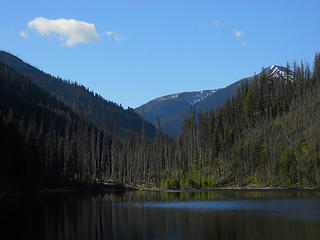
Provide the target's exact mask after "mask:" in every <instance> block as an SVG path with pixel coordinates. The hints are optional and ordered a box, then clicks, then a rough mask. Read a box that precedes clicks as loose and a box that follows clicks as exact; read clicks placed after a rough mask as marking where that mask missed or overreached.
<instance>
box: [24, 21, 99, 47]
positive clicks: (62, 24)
mask: <svg viewBox="0 0 320 240" xmlns="http://www.w3.org/2000/svg"><path fill="white" fill-rule="evenodd" d="M27 26H28V30H34V31H36V32H37V33H38V34H39V35H40V36H47V37H54V38H56V39H58V40H59V41H60V42H62V46H67V47H72V46H75V45H77V44H79V43H89V42H94V41H97V40H99V35H98V34H97V32H96V28H95V26H94V24H93V23H87V22H84V21H78V20H75V19H65V18H59V19H47V18H44V17H37V18H35V19H33V20H32V21H30V22H28V25H27ZM20 35H21V36H22V37H24V38H26V37H27V36H28V34H27V32H26V31H21V32H20Z"/></svg>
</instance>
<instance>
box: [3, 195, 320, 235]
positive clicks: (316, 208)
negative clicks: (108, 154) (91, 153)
mask: <svg viewBox="0 0 320 240" xmlns="http://www.w3.org/2000/svg"><path fill="white" fill-rule="evenodd" d="M0 210H1V216H0V230H1V232H2V233H3V234H6V233H8V234H10V235H7V236H12V237H10V238H11V239H320V195H319V192H310V191H187V192H126V193H106V194H98V195H49V196H37V197H32V198H29V199H17V198H2V199H0Z"/></svg>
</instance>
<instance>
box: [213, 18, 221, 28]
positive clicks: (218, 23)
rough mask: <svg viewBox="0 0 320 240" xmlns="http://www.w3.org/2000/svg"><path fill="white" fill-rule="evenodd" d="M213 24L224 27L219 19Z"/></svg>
mask: <svg viewBox="0 0 320 240" xmlns="http://www.w3.org/2000/svg"><path fill="white" fill-rule="evenodd" d="M213 24H214V25H215V26H222V24H221V22H220V21H219V20H217V19H215V20H214V21H213Z"/></svg>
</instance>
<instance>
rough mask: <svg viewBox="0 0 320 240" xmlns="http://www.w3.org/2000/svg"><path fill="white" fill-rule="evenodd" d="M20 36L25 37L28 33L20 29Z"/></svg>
mask: <svg viewBox="0 0 320 240" xmlns="http://www.w3.org/2000/svg"><path fill="white" fill-rule="evenodd" d="M20 36H21V37H23V38H27V37H28V33H27V32H26V31H20Z"/></svg>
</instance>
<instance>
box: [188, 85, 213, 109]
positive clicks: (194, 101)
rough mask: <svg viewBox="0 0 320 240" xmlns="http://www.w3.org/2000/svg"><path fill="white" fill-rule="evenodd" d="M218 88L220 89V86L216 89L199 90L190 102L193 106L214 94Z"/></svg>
mask: <svg viewBox="0 0 320 240" xmlns="http://www.w3.org/2000/svg"><path fill="white" fill-rule="evenodd" d="M217 90H219V88H217V89H214V90H203V91H200V92H197V94H196V95H194V96H193V97H192V98H191V100H190V101H189V104H190V105H191V106H193V105H195V104H197V103H198V102H201V101H202V100H203V99H205V98H206V97H208V96H210V95H212V94H214V93H215V92H216V91H217Z"/></svg>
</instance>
